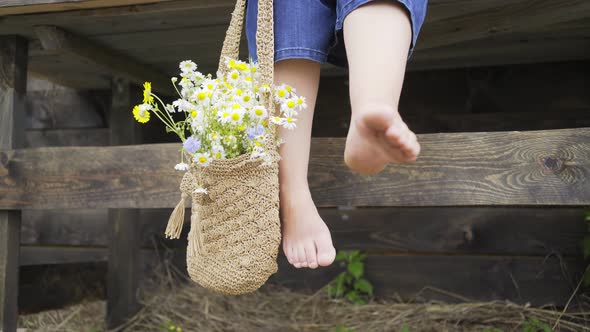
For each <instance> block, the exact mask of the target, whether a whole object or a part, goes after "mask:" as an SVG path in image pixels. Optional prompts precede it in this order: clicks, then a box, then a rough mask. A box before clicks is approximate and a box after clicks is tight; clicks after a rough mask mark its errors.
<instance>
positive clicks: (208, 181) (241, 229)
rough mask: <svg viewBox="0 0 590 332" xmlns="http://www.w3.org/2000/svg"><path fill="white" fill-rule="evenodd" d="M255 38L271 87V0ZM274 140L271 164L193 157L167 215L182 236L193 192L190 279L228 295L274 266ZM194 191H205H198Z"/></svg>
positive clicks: (240, 4) (239, 18)
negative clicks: (178, 196)
mask: <svg viewBox="0 0 590 332" xmlns="http://www.w3.org/2000/svg"><path fill="white" fill-rule="evenodd" d="M245 5H246V3H245V0H237V3H236V6H235V9H234V12H233V14H232V18H231V22H230V25H229V28H228V30H227V33H226V37H225V40H224V43H223V49H222V51H221V57H220V62H219V71H220V72H221V73H224V70H225V68H226V67H225V66H224V60H225V57H226V56H227V57H229V58H231V59H237V58H238V53H239V44H240V38H241V31H242V25H243V21H244V11H245ZM256 40H257V54H258V59H259V60H258V68H259V71H260V74H261V76H260V83H261V84H268V85H271V84H272V83H273V66H274V32H273V3H272V0H259V5H258V21H257V33H256ZM266 93H268V95H267V96H266V98H265V101H266V105H265V106H266V107H267V109H268V110H274V109H275V104H274V101H273V98H272V96H271V95H270V92H266ZM269 113H272V111H269ZM270 126H271V125H269V127H270ZM271 133H272V135H273V136H274V137H275V138H276V135H277V128H276V126H272V129H271ZM270 141H272V142H271V143H268V144H269V146H267V151H268V152H269V153H270V154H272V158H271V160H272V162H270V163H267V164H265V165H262V161H260V160H257V159H251V158H250V155H249V154H245V155H240V156H238V157H235V158H231V159H218V160H214V161H212V162H211V164H209V165H208V166H205V167H203V166H200V165H198V164H197V163H194V162H193V163H192V164H191V166H190V169H189V170H188V171H187V172H186V173H185V174H184V177H183V178H182V181H181V184H180V191H181V193H182V196H181V197H182V198H181V200H180V202H179V203H178V205H177V206H176V208H175V209H174V211H173V212H172V215H171V216H170V220H169V221H168V227H167V228H166V236H169V237H171V238H178V237H179V236H180V232H181V230H182V223H183V221H184V210H185V206H184V204H185V200H186V199H188V198H189V197H191V198H192V208H191V228H190V232H189V235H188V248H187V256H186V263H187V270H188V274H189V276H190V278H191V279H192V280H193V281H195V282H197V283H198V284H200V285H201V286H203V287H206V288H209V289H211V290H214V291H216V292H219V293H223V294H231V295H236V294H243V293H248V292H252V291H254V290H256V289H258V288H259V287H260V286H262V285H263V284H264V283H265V282H266V280H267V279H268V277H269V276H270V275H272V274H273V273H275V272H276V271H277V261H276V260H277V254H278V249H279V245H280V242H281V225H280V219H279V180H278V160H279V156H278V148H277V145H276V144H275V143H274V141H273V140H270ZM197 188H207V191H206V192H204V191H198V190H197V191H196V192H195V189H197Z"/></svg>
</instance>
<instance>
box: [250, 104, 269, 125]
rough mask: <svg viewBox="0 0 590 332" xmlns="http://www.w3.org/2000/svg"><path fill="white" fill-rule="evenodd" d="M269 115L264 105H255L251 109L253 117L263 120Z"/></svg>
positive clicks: (251, 116)
mask: <svg viewBox="0 0 590 332" xmlns="http://www.w3.org/2000/svg"><path fill="white" fill-rule="evenodd" d="M267 116H268V112H267V111H266V108H265V107H264V106H254V107H252V108H251V109H250V118H251V119H254V120H257V121H262V120H264V119H266V117H267Z"/></svg>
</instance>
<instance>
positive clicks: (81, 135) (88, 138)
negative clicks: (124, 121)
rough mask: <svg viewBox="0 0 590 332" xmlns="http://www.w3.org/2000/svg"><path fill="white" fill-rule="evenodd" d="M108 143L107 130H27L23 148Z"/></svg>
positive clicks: (103, 144) (101, 144)
mask: <svg viewBox="0 0 590 332" xmlns="http://www.w3.org/2000/svg"><path fill="white" fill-rule="evenodd" d="M108 143H109V135H108V129H107V128H95V129H41V130H27V131H26V133H25V147H35V148H38V147H43V146H105V145H108Z"/></svg>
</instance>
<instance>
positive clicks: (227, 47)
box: [219, 0, 274, 85]
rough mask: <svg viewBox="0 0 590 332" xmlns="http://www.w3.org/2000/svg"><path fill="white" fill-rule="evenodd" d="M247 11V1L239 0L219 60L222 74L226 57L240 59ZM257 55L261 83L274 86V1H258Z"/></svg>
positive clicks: (224, 70)
mask: <svg viewBox="0 0 590 332" xmlns="http://www.w3.org/2000/svg"><path fill="white" fill-rule="evenodd" d="M245 11H246V0H237V1H236V6H235V8H234V11H233V12H232V17H231V21H230V23H229V27H228V28H227V32H226V33H225V40H224V41H223V47H222V49H221V56H220V58H219V72H221V73H226V67H225V58H226V57H229V58H232V59H238V56H239V52H240V39H241V38H242V26H243V24H244V13H245ZM256 55H257V56H258V70H259V71H260V83H261V84H268V85H272V83H273V74H274V24H273V0H258V17H257V20H256Z"/></svg>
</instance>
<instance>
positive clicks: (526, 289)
mask: <svg viewBox="0 0 590 332" xmlns="http://www.w3.org/2000/svg"><path fill="white" fill-rule="evenodd" d="M584 267H585V265H584V264H583V261H582V260H581V259H579V260H575V259H563V260H561V259H559V257H556V256H552V257H548V258H542V257H517V256H434V255H432V256H431V255H425V256H406V255H390V256H385V255H370V256H369V257H368V258H367V260H366V264H365V271H366V273H365V274H366V278H367V279H368V280H369V281H371V282H372V283H373V286H374V288H375V293H376V296H377V297H379V298H388V297H392V296H394V295H399V296H401V297H402V298H403V299H405V300H411V299H414V298H419V299H427V300H429V299H434V300H444V301H449V302H460V301H462V299H464V298H467V299H470V300H480V301H490V300H510V301H513V302H516V303H522V304H524V303H527V302H528V303H530V304H532V305H536V306H540V305H545V304H553V305H556V306H563V305H564V304H565V303H566V302H567V300H568V299H569V297H570V296H571V294H572V292H573V288H574V287H575V281H577V280H579V277H580V275H581V273H582V272H583V269H584ZM343 270H344V268H342V267H339V266H338V265H337V264H333V265H332V266H330V267H327V268H321V269H315V270H310V269H296V268H294V267H292V266H291V265H289V264H288V262H287V261H286V259H285V258H284V256H280V259H279V272H278V273H277V274H275V275H273V276H272V277H271V279H270V282H272V283H277V284H281V285H284V286H287V287H290V288H300V289H301V288H304V289H305V288H308V289H311V290H313V291H315V290H317V289H319V288H321V287H322V286H324V285H326V284H327V283H328V282H329V281H330V280H333V278H334V277H335V276H336V275H337V274H338V273H339V272H340V271H343ZM428 287H431V288H432V287H434V288H437V289H441V290H443V291H447V292H451V293H454V294H457V295H458V296H461V297H462V298H457V297H451V296H445V294H442V293H440V292H437V291H435V290H432V289H428Z"/></svg>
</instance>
